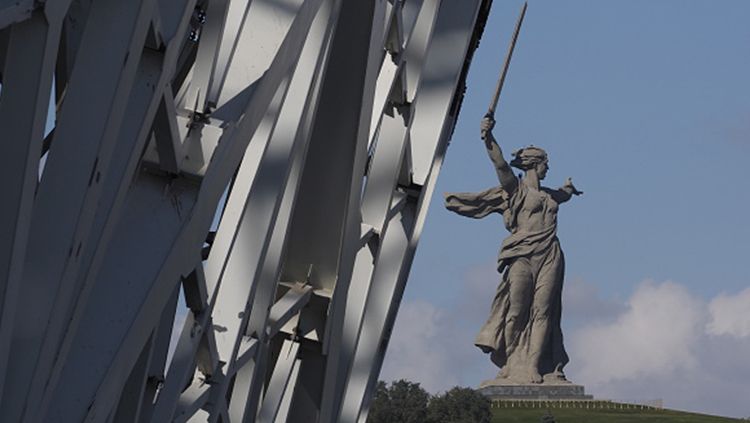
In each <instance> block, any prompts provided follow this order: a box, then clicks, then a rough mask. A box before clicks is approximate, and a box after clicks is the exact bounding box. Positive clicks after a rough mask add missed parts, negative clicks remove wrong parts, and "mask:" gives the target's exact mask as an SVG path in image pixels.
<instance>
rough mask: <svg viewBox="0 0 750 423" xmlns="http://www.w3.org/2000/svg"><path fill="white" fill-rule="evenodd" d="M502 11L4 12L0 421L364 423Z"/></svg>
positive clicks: (409, 1)
mask: <svg viewBox="0 0 750 423" xmlns="http://www.w3.org/2000/svg"><path fill="white" fill-rule="evenodd" d="M488 9H489V0H442V1H441V0H127V1H125V0H46V1H44V0H0V69H1V70H2V71H1V73H0V84H2V85H1V88H0V140H2V142H1V143H0V146H1V148H2V155H1V156H0V160H2V165H1V166H0V181H2V192H3V198H4V200H3V201H2V203H0V307H1V309H0V312H1V313H2V319H1V320H0V393H1V397H0V398H1V399H0V421H2V422H5V423H9V422H29V423H36V422H157V423H161V422H169V421H210V422H224V423H227V422H253V421H258V422H326V423H331V422H337V421H341V422H364V421H365V419H366V416H367V409H368V402H369V398H370V396H371V393H372V389H373V387H374V384H375V382H376V380H377V376H378V373H379V371H380V367H381V364H382V361H383V356H384V353H385V349H386V346H387V344H388V339H389V336H390V331H391V328H392V326H393V322H394V319H395V316H396V311H397V309H398V305H399V301H400V299H401V295H402V292H403V290H404V286H405V283H406V278H407V275H408V272H409V268H410V265H411V261H412V257H413V255H414V250H415V248H416V245H417V241H418V239H419V235H420V231H421V229H422V226H423V223H424V219H425V215H426V211H427V205H428V204H429V201H430V197H431V195H432V192H433V188H434V186H435V181H436V178H437V175H438V171H439V170H440V166H441V163H442V159H443V155H444V152H445V150H446V146H447V143H448V140H449V138H450V136H451V134H452V131H453V127H454V125H455V121H456V118H457V115H458V109H459V107H460V104H461V100H462V95H463V89H464V80H465V75H466V71H467V69H468V64H469V61H470V58H471V54H472V52H473V51H474V49H475V48H476V45H477V43H478V39H479V37H480V34H481V31H482V26H483V22H484V21H485V20H486V14H487V12H488ZM48 114H49V115H51V116H52V118H50V119H49V122H50V123H53V124H54V128H53V129H52V130H51V131H50V132H49V133H46V131H45V126H46V124H47V123H48ZM183 298H184V300H183ZM176 321H177V322H180V323H182V322H183V321H184V323H183V324H182V325H181V326H177V327H176V329H175V333H173V325H174V322H176ZM170 341H172V342H171V344H172V347H171V349H170ZM172 350H173V352H172Z"/></svg>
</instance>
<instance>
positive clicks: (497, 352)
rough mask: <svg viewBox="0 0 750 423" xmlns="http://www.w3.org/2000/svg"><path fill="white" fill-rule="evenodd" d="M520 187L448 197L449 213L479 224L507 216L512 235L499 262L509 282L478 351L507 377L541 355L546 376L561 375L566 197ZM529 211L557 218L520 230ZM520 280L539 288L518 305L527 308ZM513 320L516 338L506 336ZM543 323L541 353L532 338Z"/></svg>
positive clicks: (497, 298)
mask: <svg viewBox="0 0 750 423" xmlns="http://www.w3.org/2000/svg"><path fill="white" fill-rule="evenodd" d="M517 186H518V188H517V189H516V190H515V192H514V193H513V194H512V195H511V194H508V193H507V192H506V191H505V190H503V189H502V187H500V186H497V187H493V188H490V189H488V190H486V191H483V192H480V193H449V194H446V196H445V206H446V208H448V209H449V210H451V211H453V212H455V213H458V214H460V215H462V216H467V217H472V218H477V219H478V218H482V217H485V216H487V215H489V214H491V213H501V214H502V215H503V221H504V223H505V227H506V228H507V229H508V231H510V235H509V236H508V237H507V238H506V239H505V240H504V241H503V243H502V247H501V248H500V254H499V256H498V272H500V273H501V274H502V275H503V276H502V279H501V282H500V285H499V286H498V288H497V291H496V293H495V298H494V300H493V302H492V309H491V311H490V316H489V318H488V319H487V322H486V323H485V324H484V325H483V326H482V328H481V330H480V331H479V335H478V336H477V338H476V340H475V345H476V346H477V347H479V348H480V349H482V351H484V352H488V353H490V357H491V360H492V361H493V363H495V364H496V365H497V366H498V367H500V368H503V367H504V366H506V365H507V367H508V368H507V369H506V370H507V371H506V372H505V373H506V375H512V374H513V371H514V370H516V371H518V372H519V373H522V372H523V371H524V370H525V369H523V367H524V366H527V365H528V363H529V361H530V357H531V356H532V355H533V354H538V357H539V361H538V369H536V370H537V371H538V373H539V374H540V375H547V374H557V375H561V374H562V368H563V366H565V364H567V362H568V355H567V353H566V352H565V347H564V345H563V337H562V330H561V327H560V318H561V311H562V306H561V297H562V283H563V275H564V267H565V264H564V263H565V260H564V257H563V254H562V250H561V249H560V243H559V241H558V239H557V218H556V213H557V206H558V204H557V202H556V200H555V198H556V196H555V194H557V193H559V192H560V191H556V190H551V189H548V188H542V189H541V190H540V191H534V192H530V191H531V189H529V188H528V187H526V186H525V185H524V184H522V183H519V184H518V185H517ZM568 197H569V196H568ZM532 203H533V204H532ZM529 210H534V211H533V212H534V213H554V218H553V219H547V220H550V221H549V222H548V223H547V225H546V226H544V227H543V228H541V229H539V230H535V231H530V230H526V229H525V228H520V227H519V224H518V217H519V214H520V213H522V212H525V213H529ZM517 275H523V277H524V278H528V277H529V275H530V278H531V284H532V285H533V286H531V288H530V290H529V293H528V295H526V296H525V298H522V299H521V300H519V299H518V296H516V298H515V299H514V301H518V302H519V303H524V302H525V304H511V289H512V287H513V286H514V284H519V283H526V280H527V279H525V280H524V281H519V280H514V278H515V279H519V278H518V277H517ZM516 292H518V291H516ZM514 306H515V307H514ZM519 309H520V310H521V313H518V312H517V311H513V313H511V310H519ZM511 314H513V318H514V319H516V321H515V323H514V328H515V330H514V332H515V333H513V334H506V329H507V327H508V319H509V316H510V315H511ZM538 319H547V321H546V323H547V324H545V325H544V327H545V328H546V330H545V331H546V333H545V334H544V342H543V345H544V347H543V348H542V350H541V351H534V350H533V349H534V348H535V346H534V345H532V344H533V342H532V338H533V333H532V332H533V330H534V328H535V327H536V328H538V327H539V326H538V325H534V322H535V320H538ZM509 335H510V336H509ZM537 338H538V337H537ZM521 377H523V376H521Z"/></svg>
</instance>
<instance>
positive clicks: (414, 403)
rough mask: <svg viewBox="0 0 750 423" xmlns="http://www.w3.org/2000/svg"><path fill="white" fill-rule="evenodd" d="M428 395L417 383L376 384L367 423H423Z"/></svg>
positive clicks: (403, 381) (404, 381)
mask: <svg viewBox="0 0 750 423" xmlns="http://www.w3.org/2000/svg"><path fill="white" fill-rule="evenodd" d="M429 400H430V394H428V393H427V391H425V390H424V389H422V387H421V386H419V384H418V383H413V382H409V381H406V380H403V379H402V380H399V381H396V382H391V386H390V387H388V386H387V385H386V384H385V382H382V381H380V382H378V385H377V387H376V388H375V397H374V398H373V400H372V403H371V405H370V413H369V414H368V417H367V423H424V422H425V419H426V416H427V403H428V401H429Z"/></svg>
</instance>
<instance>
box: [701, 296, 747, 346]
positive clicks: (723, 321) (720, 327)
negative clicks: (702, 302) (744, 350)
mask: <svg viewBox="0 0 750 423" xmlns="http://www.w3.org/2000/svg"><path fill="white" fill-rule="evenodd" d="M708 309H709V310H710V312H711V320H710V321H709V323H708V327H707V330H708V333H710V334H712V335H730V336H734V337H737V338H745V337H749V336H750V288H747V289H745V290H744V291H742V292H740V293H739V294H737V295H734V296H732V295H728V294H721V295H719V296H717V297H716V298H714V299H713V300H711V302H710V303H709V305H708Z"/></svg>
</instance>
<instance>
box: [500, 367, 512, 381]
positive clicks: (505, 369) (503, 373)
mask: <svg viewBox="0 0 750 423" xmlns="http://www.w3.org/2000/svg"><path fill="white" fill-rule="evenodd" d="M509 377H510V371H509V370H508V366H503V368H502V369H500V371H499V372H497V378H498V379H507V378H509Z"/></svg>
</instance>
